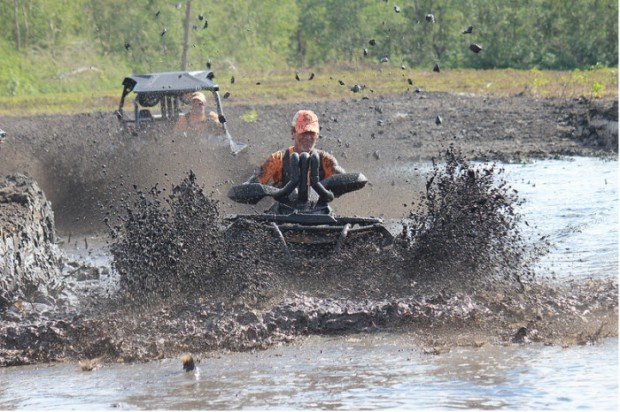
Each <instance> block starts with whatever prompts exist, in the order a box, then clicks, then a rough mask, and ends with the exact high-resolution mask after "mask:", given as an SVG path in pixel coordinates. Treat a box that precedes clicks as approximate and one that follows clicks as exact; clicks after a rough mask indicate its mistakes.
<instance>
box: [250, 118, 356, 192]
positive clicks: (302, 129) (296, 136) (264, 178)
mask: <svg viewBox="0 0 620 412" xmlns="http://www.w3.org/2000/svg"><path fill="white" fill-rule="evenodd" d="M291 136H292V139H293V146H290V147H288V148H286V149H283V150H279V151H277V152H275V153H272V154H271V156H269V158H268V159H267V161H266V162H265V163H264V164H263V165H262V166H261V170H260V172H259V173H258V174H257V175H255V176H253V177H252V178H251V179H250V181H249V182H248V183H262V184H264V185H266V184H271V185H272V186H275V187H283V186H284V185H285V184H286V183H287V182H286V181H285V180H286V177H285V174H286V173H285V169H286V168H288V167H289V165H290V162H291V157H292V155H293V154H294V153H296V154H297V155H300V154H302V153H308V154H309V155H313V154H315V153H316V154H318V156H319V159H320V168H319V174H320V180H323V179H326V178H328V177H331V176H333V175H335V174H339V173H344V172H345V171H344V169H343V168H342V167H340V166H339V165H338V161H337V160H336V158H335V157H334V156H332V155H331V154H329V153H327V152H325V151H323V150H318V149H315V148H314V147H315V146H316V142H317V140H318V139H319V118H318V117H317V115H316V114H315V113H314V112H313V111H311V110H300V111H298V112H297V113H296V114H295V116H294V117H293V122H292V124H291Z"/></svg>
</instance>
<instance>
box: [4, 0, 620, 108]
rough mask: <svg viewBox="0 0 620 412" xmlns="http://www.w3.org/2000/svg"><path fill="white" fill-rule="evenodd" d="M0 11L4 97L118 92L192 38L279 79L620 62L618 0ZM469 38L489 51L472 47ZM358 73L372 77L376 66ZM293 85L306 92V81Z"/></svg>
mask: <svg viewBox="0 0 620 412" xmlns="http://www.w3.org/2000/svg"><path fill="white" fill-rule="evenodd" d="M188 7H189V18H188V19H186V16H187V15H188V14H187V13H186V12H187V8H188ZM0 21H2V22H3V24H1V25H0V56H1V58H0V96H36V95H41V94H51V93H67V92H71V93H77V92H87V91H96V92H100V91H103V92H105V93H109V91H111V90H113V89H114V88H115V87H116V86H117V85H118V83H119V79H120V78H122V77H123V76H124V75H127V74H130V73H139V72H142V73H148V72H157V71H171V70H178V69H179V68H180V65H181V61H182V60H183V59H182V55H183V46H184V44H187V46H188V57H187V62H188V67H190V68H193V69H204V68H205V67H206V64H207V62H211V63H212V67H213V69H214V70H215V71H216V73H218V74H220V75H221V74H223V73H226V72H237V73H239V74H240V73H263V74H264V76H265V78H271V77H272V76H271V75H273V74H274V73H275V74H276V75H275V78H274V79H273V81H274V82H277V83H281V82H280V81H279V80H278V79H279V78H280V77H279V76H281V78H283V79H289V74H284V73H292V72H293V71H295V70H304V69H306V68H309V67H313V68H316V67H323V68H324V70H325V73H327V71H328V70H329V69H328V68H330V67H333V66H334V65H336V66H340V65H345V66H346V65H348V66H355V67H358V66H361V67H369V66H372V65H378V62H379V61H380V60H381V59H382V58H384V57H386V58H387V60H388V61H387V62H386V63H383V64H382V65H381V67H382V68H383V70H384V71H389V70H393V69H398V68H400V66H401V65H405V66H406V67H414V68H416V69H418V70H419V71H420V72H419V73H421V74H420V75H419V76H418V77H420V76H421V75H423V73H424V71H429V70H431V69H432V67H433V66H434V64H436V63H438V64H439V65H440V66H441V68H442V70H446V69H451V70H454V69H484V70H489V69H509V68H513V69H520V70H532V69H540V70H568V71H573V70H576V69H578V70H588V69H590V68H592V67H598V66H602V67H617V65H618V38H617V34H618V2H617V1H616V0H579V1H565V0H513V1H504V0H442V1H436V0H398V1H393V2H392V1H390V2H388V1H385V0H277V1H276V0H175V1H171V0H132V1H131V2H127V1H125V0H106V1H100V0H12V1H2V2H0ZM184 22H187V25H186V27H187V33H188V41H187V43H185V42H184V33H185V26H184ZM469 26H473V29H472V30H471V33H470V34H464V33H463V31H467V30H466V29H467V28H468V27H469ZM371 40H373V42H372V43H373V44H372V45H371V44H370V43H371ZM472 43H476V44H479V45H481V46H482V51H480V52H479V53H474V52H472V51H471V50H470V48H469V47H470V44H472ZM364 49H367V55H365V54H364ZM277 73H282V74H281V75H277ZM414 74H415V72H414ZM460 76H461V75H459V76H457V77H460ZM360 77H362V79H358V80H360V81H366V82H367V83H371V82H370V80H367V77H370V78H371V80H372V78H373V77H374V74H373V73H372V71H368V73H367V72H364V73H362V74H361V75H360ZM472 77H475V76H472ZM483 77H484V76H483ZM394 80H395V79H394ZM383 81H384V82H388V83H390V82H389V81H388V80H385V79H383ZM542 81H544V80H542ZM469 83H474V84H475V86H471V87H474V88H476V89H478V88H479V87H480V86H479V85H478V84H477V82H476V81H473V80H470V81H469ZM486 83H488V80H487V81H486V82H485V83H484V84H485V85H486ZM542 86H544V85H540V84H538V85H531V87H532V88H534V87H535V88H536V89H538V90H540V89H541V87H542ZM373 87H374V88H375V89H377V90H378V89H379V87H378V86H376V85H373ZM390 87H393V89H390ZM390 87H387V89H390V90H393V91H396V90H398V91H400V90H401V88H400V87H399V86H396V85H394V86H390ZM427 87H428V88H433V87H434V86H432V85H428V86H427ZM469 88H470V87H466V88H465V89H466V90H464V91H467V89H469ZM250 89H251V90H250V91H248V94H256V92H257V90H253V89H254V88H253V87H251V88H250ZM285 89H287V90H286V93H284V94H285V95H286V96H289V95H290V93H289V92H290V90H288V89H292V90H293V91H294V92H295V93H301V92H303V86H301V84H300V85H297V86H290V87H289V86H288V85H287V86H285ZM298 89H299V90H298ZM543 89H544V88H543ZM242 93H243V92H241V95H242ZM259 93H260V92H259ZM321 93H323V92H321ZM321 93H319V95H321ZM324 93H327V94H328V95H329V93H333V94H337V93H338V91H337V90H335V91H332V89H331V87H330V88H328V91H325V92H324Z"/></svg>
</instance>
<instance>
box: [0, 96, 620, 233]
mask: <svg viewBox="0 0 620 412" xmlns="http://www.w3.org/2000/svg"><path fill="white" fill-rule="evenodd" d="M300 108H308V109H312V110H314V111H315V112H316V113H317V114H318V115H319V120H320V124H321V140H320V141H319V144H318V146H319V148H321V149H324V150H327V151H329V152H330V153H332V154H334V155H335V156H336V157H337V158H338V159H339V161H340V163H341V165H342V166H343V167H344V168H345V169H346V170H347V171H356V172H362V173H364V174H365V175H366V176H367V177H368V179H369V181H370V182H371V185H370V187H368V188H367V189H366V190H364V191H360V192H357V193H354V194H352V195H351V196H350V197H349V198H348V199H346V201H345V200H340V199H337V200H336V201H335V202H334V207H335V209H336V210H338V211H340V212H341V213H342V214H359V215H367V214H368V213H369V211H370V212H371V213H372V214H374V215H382V216H385V217H387V218H401V217H404V216H406V214H407V213H408V211H407V210H406V209H405V208H403V207H401V205H402V204H403V203H410V202H411V199H410V195H409V192H410V191H411V190H413V191H419V190H422V189H423V188H424V178H423V177H422V176H420V178H419V179H412V178H411V176H410V175H409V174H407V175H406V176H404V175H403V176H402V178H399V177H398V176H399V175H398V173H396V178H395V177H394V176H395V173H386V171H388V170H391V171H394V170H399V168H400V167H402V166H406V165H409V164H410V163H411V162H413V161H420V160H422V161H423V160H430V159H431V158H433V157H435V156H437V155H438V153H439V152H440V151H441V150H442V149H445V148H446V147H447V146H448V145H449V144H451V143H454V144H455V146H456V147H457V148H458V149H459V150H461V151H462V152H463V153H464V154H465V155H466V156H467V158H469V159H472V160H473V159H480V160H500V161H527V159H531V158H548V157H557V156H565V155H578V156H612V157H616V156H617V154H616V153H617V146H618V143H617V135H618V133H617V124H618V119H617V112H618V109H617V108H618V106H617V102H615V101H589V100H586V99H578V100H560V99H544V100H543V99H540V100H539V99H532V98H529V97H492V96H489V97H480V96H473V95H456V94H443V93H425V92H422V93H412V94H406V95H402V96H387V97H372V98H370V99H343V100H341V101H335V102H323V103H311V104H296V105H289V104H287V105H277V104H275V105H260V106H251V107H250V106H242V105H240V106H234V105H233V106H230V107H227V110H226V113H227V119H228V123H229V128H230V130H231V132H232V134H233V136H234V138H235V139H236V140H238V141H239V142H242V143H247V144H248V145H249V150H246V151H244V152H242V153H241V154H240V155H238V156H236V157H233V156H230V154H229V151H228V146H227V144H226V143H225V142H224V141H222V140H221V139H219V140H218V139H217V138H205V137H204V136H183V135H174V134H172V133H171V132H170V129H165V128H162V129H161V130H158V131H151V132H148V133H146V134H143V135H140V136H139V137H133V136H131V135H129V134H126V133H123V132H122V131H121V130H120V127H119V124H118V122H117V121H116V119H115V118H114V116H113V115H112V113H111V112H110V113H93V114H81V115H74V116H36V117H4V118H0V124H2V125H3V129H4V130H6V131H7V132H8V136H9V137H7V139H6V141H5V144H3V145H2V148H1V151H0V158H1V159H2V161H0V175H2V176H4V175H7V174H12V173H27V174H29V175H31V176H33V177H34V178H35V179H36V181H37V182H38V183H39V185H40V186H41V188H42V189H43V190H44V192H45V193H46V195H47V197H48V198H49V200H50V201H51V202H52V204H53V206H54V212H55V217H56V224H57V228H58V231H59V233H61V234H63V235H68V234H70V233H92V232H95V231H98V232H105V231H106V228H105V225H103V224H102V221H103V218H104V217H105V213H104V212H105V207H106V206H108V205H110V204H118V203H120V200H119V199H120V198H121V197H123V196H125V195H127V193H128V191H131V188H132V186H133V185H134V184H135V185H137V186H138V187H141V188H150V187H152V186H155V185H156V184H159V187H161V188H169V187H170V186H172V185H175V184H177V183H178V182H179V181H181V180H182V179H183V178H184V177H185V175H186V174H187V172H188V171H189V170H193V171H194V172H195V173H196V176H198V179H199V181H198V183H199V184H200V185H202V186H203V187H206V188H207V189H208V190H209V191H214V193H213V196H214V197H215V198H216V199H217V200H219V201H220V202H221V205H220V206H221V208H222V210H223V211H225V212H241V211H247V208H246V207H244V206H239V205H232V204H230V202H229V201H228V199H226V197H225V194H226V192H227V190H228V188H229V187H230V185H232V184H233V183H240V182H242V181H245V180H246V179H247V178H248V177H249V176H250V175H251V174H252V172H253V171H254V170H256V169H257V168H258V167H259V165H260V164H261V163H262V162H263V161H264V160H265V159H266V157H267V156H268V155H269V154H270V153H272V152H274V151H276V150H280V149H281V148H283V147H286V146H288V145H290V144H291V140H290V121H291V118H292V116H293V114H294V113H295V112H296V111H297V110H299V109H300ZM252 110H253V111H255V112H256V119H255V120H254V121H250V122H246V121H244V120H242V119H241V117H242V116H243V115H244V114H246V113H248V112H250V111H252ZM438 115H439V116H440V117H441V119H442V123H441V124H436V117H437V116H438ZM384 199H390V201H389V202H385V201H384ZM266 207H268V206H267V205H265V204H264V202H263V203H260V204H259V205H258V206H257V210H262V209H264V208H266Z"/></svg>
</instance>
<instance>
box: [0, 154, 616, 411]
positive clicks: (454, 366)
mask: <svg viewBox="0 0 620 412" xmlns="http://www.w3.org/2000/svg"><path fill="white" fill-rule="evenodd" d="M422 168H423V167H420V169H422ZM505 168H506V178H507V179H508V180H509V181H510V182H511V183H512V184H513V185H514V187H515V188H516V189H517V190H519V192H520V193H521V195H522V197H523V198H524V199H525V202H524V204H523V205H522V206H521V209H522V212H523V214H524V218H525V220H526V221H527V222H528V224H529V226H525V228H526V229H527V231H528V232H529V233H530V235H531V237H532V239H538V238H539V237H541V236H547V237H548V239H550V241H551V243H552V248H551V252H550V253H549V254H548V255H547V256H545V258H544V259H543V260H542V261H541V262H540V269H539V270H540V272H541V274H542V275H549V276H553V274H555V276H556V278H557V281H559V282H561V281H564V280H566V279H586V278H588V277H596V278H609V277H616V276H617V271H618V178H617V168H618V164H617V162H609V161H601V160H598V159H589V158H575V159H572V160H570V161H555V160H548V161H539V162H534V163H530V164H525V165H507V166H506V167H505ZM398 173H401V174H402V171H398ZM413 173H419V172H418V171H415V172H413V169H412V174H413ZM72 242H75V240H73V241H72ZM79 245H80V242H78V243H77V247H75V244H74V248H75V249H76V250H77V249H79ZM96 249H97V250H98V249H99V248H96ZM74 251H75V250H74ZM93 258H94V259H103V257H102V256H94V257H93ZM199 371H200V373H199V374H198V375H197V374H184V373H183V372H182V370H181V365H180V361H178V360H173V359H170V360H164V361H160V362H152V363H148V364H134V365H105V366H104V367H103V368H101V369H99V370H96V371H94V372H90V373H86V372H81V371H80V370H79V368H78V366H77V365H75V364H61V365H50V366H42V365H39V366H33V367H31V366H26V367H18V368H6V369H2V370H0V409H13V408H30V409H44V408H45V409H47V408H50V409H52V408H53V409H58V408H62V409H70V408H81V409H85V408H88V409H92V408H96V409H106V408H110V409H112V408H171V409H187V408H199V409H213V408H216V409H229V408H251V407H257V408H296V409H299V408H326V409H378V408H390V407H395V408H398V407H400V408H413V409H438V408H439V409H452V408H458V409H461V408H472V409H533V410H540V409H552V410H566V409H571V410H573V409H594V410H616V409H617V407H618V381H617V374H618V340H617V339H607V340H604V341H602V342H599V343H598V344H596V345H593V346H574V347H571V348H568V349H562V348H560V347H557V346H555V347H545V346H540V345H525V346H521V345H511V346H492V345H485V346H483V347H481V348H460V347H456V348H453V349H452V350H451V351H450V352H448V353H443V354H440V355H426V354H424V351H423V349H422V348H420V347H419V346H418V345H417V344H415V343H414V342H413V341H412V339H411V338H410V337H409V336H408V335H407V334H403V333H380V334H375V335H354V336H342V337H316V336H314V337H309V338H307V339H305V340H302V341H299V342H297V343H295V344H293V345H289V346H281V347H275V348H271V349H269V350H266V351H262V352H255V353H232V354H221V355H218V356H216V357H211V358H205V359H203V360H202V362H201V363H200V364H199Z"/></svg>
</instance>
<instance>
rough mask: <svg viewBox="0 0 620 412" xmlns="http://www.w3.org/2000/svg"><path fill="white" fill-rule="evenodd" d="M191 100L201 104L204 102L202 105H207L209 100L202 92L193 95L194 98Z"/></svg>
mask: <svg viewBox="0 0 620 412" xmlns="http://www.w3.org/2000/svg"><path fill="white" fill-rule="evenodd" d="M190 100H199V101H200V102H202V104H206V103H207V98H206V97H205V95H204V94H202V93H201V92H194V93H192V98H191V99H190Z"/></svg>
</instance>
